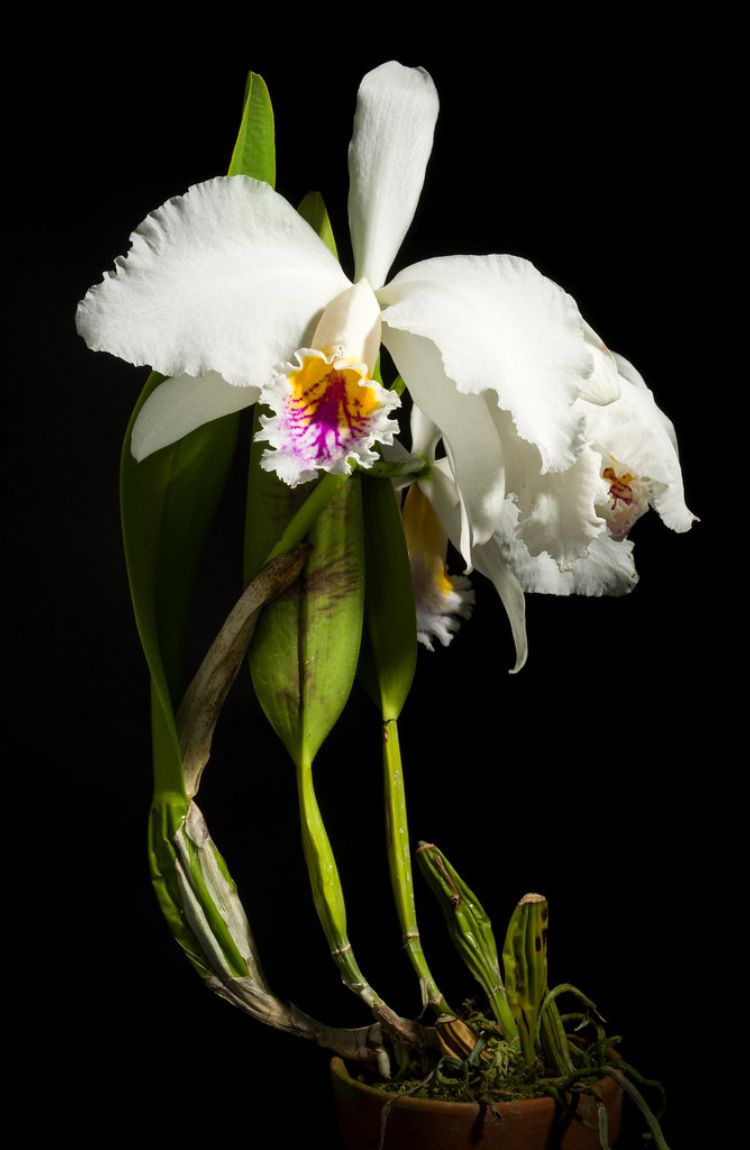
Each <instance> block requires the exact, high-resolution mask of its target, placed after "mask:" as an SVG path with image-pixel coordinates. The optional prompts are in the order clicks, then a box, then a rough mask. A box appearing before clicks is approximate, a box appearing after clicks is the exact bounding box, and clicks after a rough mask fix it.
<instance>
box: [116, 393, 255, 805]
mask: <svg viewBox="0 0 750 1150" xmlns="http://www.w3.org/2000/svg"><path fill="white" fill-rule="evenodd" d="M162 378H163V377H162V376H159V375H156V374H152V375H151V376H150V377H149V379H148V381H147V383H146V386H145V387H144V389H143V392H142V394H141V397H140V399H139V401H138V403H137V404H136V407H135V410H134V412H133V416H132V418H131V421H130V424H129V425H128V430H127V432H126V435H125V443H124V446H123V452H122V460H121V468H120V505H121V512H122V532H123V541H124V545H125V559H126V563H127V569H128V578H129V580H130V593H131V596H132V600H133V610H134V612H135V618H136V624H137V626H138V633H139V635H140V639H141V645H142V647H143V652H144V654H145V656H146V661H147V663H148V666H149V670H150V671H151V676H152V680H153V683H154V690H155V694H156V698H157V700H158V703H159V705H160V707H161V710H162V712H163V718H164V720H165V723H166V727H167V731H168V732H170V733H171V734H172V736H173V740H172V742H173V748H172V749H173V750H174V747H175V746H176V732H175V728H174V712H175V710H176V708H177V704H178V703H179V701H180V696H181V694H182V691H183V690H184V687H185V685H186V684H185V674H184V654H185V640H186V635H187V622H188V614H189V608H190V601H191V596H192V591H193V585H194V580H195V575H196V572H197V568H198V562H199V560H200V556H201V552H202V550H203V544H204V541H205V538H206V535H207V533H208V529H209V527H210V525H211V522H212V520H213V517H214V514H215V511H216V507H217V504H218V502H219V497H220V496H221V493H222V491H223V489H224V484H225V482H226V477H227V475H228V473H229V467H230V464H231V462H232V456H233V454H234V447H235V443H236V439H237V417H236V416H227V417H225V418H224V419H218V420H215V421H214V422H213V423H209V424H206V425H205V426H203V427H199V428H196V430H195V431H193V432H191V433H190V434H189V435H186V436H185V437H184V438H183V439H181V440H179V442H178V443H174V444H172V445H170V446H169V447H165V448H163V449H162V450H161V451H157V452H155V453H154V454H153V455H150V456H148V458H146V459H144V460H142V461H141V462H140V463H136V461H135V460H134V459H133V457H132V455H131V453H130V436H131V432H132V427H133V423H134V421H135V417H136V415H137V413H138V411H139V410H140V408H141V406H142V405H143V403H144V402H145V400H146V398H147V397H148V396H149V395H150V394H151V392H152V391H153V389H154V388H155V387H157V386H158V384H159V383H160V382H161V380H162ZM160 745H163V740H162V744H160ZM178 754H179V752H178ZM170 757H173V756H170V753H169V752H168V751H165V755H164V756H161V755H160V756H159V757H158V759H157V760H155V770H156V771H157V772H158V774H159V780H158V785H159V786H160V787H168V789H172V790H174V791H179V790H181V789H182V786H181V783H180V782H178V778H177V773H176V770H175V764H174V763H172V766H171V767H170V766H168V765H167V762H166V760H167V759H169V758H170ZM163 760H164V761H163Z"/></svg>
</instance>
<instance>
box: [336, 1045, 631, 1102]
mask: <svg viewBox="0 0 750 1150" xmlns="http://www.w3.org/2000/svg"><path fill="white" fill-rule="evenodd" d="M611 1053H612V1055H613V1056H614V1057H615V1058H618V1057H619V1055H618V1054H617V1052H616V1051H612V1052H611ZM331 1074H332V1076H333V1077H334V1078H335V1079H339V1080H340V1081H341V1082H345V1083H350V1084H351V1085H352V1086H353V1087H354V1089H356V1090H361V1091H362V1092H363V1093H364V1094H367V1095H369V1096H370V1097H376V1098H377V1099H379V1100H380V1101H382V1102H386V1101H389V1100H392V1105H393V1106H398V1107H399V1108H401V1107H406V1108H411V1109H413V1110H415V1111H420V1110H421V1111H422V1112H423V1113H430V1112H434V1111H437V1110H440V1109H443V1108H445V1107H450V1108H451V1109H452V1110H453V1111H454V1112H455V1113H457V1114H461V1113H463V1114H468V1113H469V1111H473V1112H474V1113H476V1112H477V1111H478V1110H480V1109H483V1108H484V1109H486V1108H487V1106H488V1105H489V1104H488V1103H487V1102H454V1101H453V1100H451V1099H446V1098H412V1097H411V1096H410V1095H408V1094H388V1093H386V1092H385V1091H383V1090H380V1089H378V1087H377V1086H370V1084H369V1083H367V1082H361V1081H360V1080H359V1079H358V1078H352V1076H351V1074H350V1073H349V1070H348V1067H347V1065H346V1063H345V1062H344V1060H343V1058H341V1057H340V1056H339V1055H338V1054H335V1055H334V1056H333V1058H332V1059H331ZM596 1085H597V1086H598V1088H599V1089H600V1090H601V1092H602V1095H603V1100H604V1102H605V1104H606V1103H609V1101H610V1096H611V1098H612V1100H614V1097H615V1096H616V1094H617V1092H618V1091H622V1087H621V1086H620V1084H619V1083H618V1082H616V1081H615V1079H614V1078H611V1077H610V1075H609V1074H606V1075H605V1076H604V1077H603V1078H597V1079H596ZM494 1105H495V1106H496V1107H497V1108H498V1109H499V1110H500V1112H501V1113H502V1112H503V1110H506V1111H507V1112H511V1113H516V1112H517V1111H518V1109H519V1107H520V1108H523V1109H525V1110H527V1111H529V1112H534V1111H537V1112H538V1113H540V1114H541V1113H543V1112H544V1111H552V1110H556V1109H557V1102H556V1101H555V1099H554V1098H553V1097H552V1096H551V1095H541V1096H539V1097H538V1098H516V1099H512V1100H507V1101H504V1102H496V1103H494Z"/></svg>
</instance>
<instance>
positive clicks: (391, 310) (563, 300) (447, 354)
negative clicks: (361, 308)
mask: <svg viewBox="0 0 750 1150" xmlns="http://www.w3.org/2000/svg"><path fill="white" fill-rule="evenodd" d="M378 298H379V299H380V302H381V305H383V307H384V311H383V324H384V336H383V339H384V342H385V343H386V345H387V346H388V347H389V348H390V339H391V335H390V333H392V332H393V331H395V330H398V331H401V332H411V333H412V334H414V335H417V336H422V337H424V338H426V339H430V340H432V341H433V343H434V344H435V345H436V346H437V347H438V348H439V349H440V355H441V358H442V363H443V369H444V373H445V375H446V376H447V377H448V379H450V380H453V382H454V383H455V385H456V387H457V388H458V390H459V391H460V392H461V393H462V394H464V395H470V394H478V393H480V392H484V391H487V390H488V389H490V388H492V389H494V391H495V392H496V393H497V395H498V402H499V405H500V407H501V408H503V409H504V410H506V411H509V412H510V413H511V415H512V416H513V422H514V424H515V426H516V429H517V431H518V433H519V435H521V436H522V437H523V438H524V439H526V440H527V441H528V442H529V443H533V444H535V445H536V446H537V447H538V448H539V451H540V453H541V457H542V469H543V470H562V469H564V468H566V467H568V466H570V464H571V463H573V461H574V460H575V458H576V456H577V455H578V453H579V451H580V450H581V448H582V447H583V445H584V442H585V440H584V436H583V426H584V421H583V416H582V413H581V412H580V411H579V410H577V409H575V408H574V407H573V404H574V403H575V401H576V399H577V398H578V396H579V394H580V392H581V389H582V387H583V386H584V385H585V381H586V379H587V377H588V375H589V374H590V372H591V369H592V355H591V352H590V350H589V349H588V348H587V346H586V343H585V340H584V337H583V328H582V323H583V321H582V320H581V316H580V315H579V312H578V308H577V307H576V304H575V301H574V300H573V299H572V298H571V297H570V296H569V295H566V293H565V292H564V291H562V289H561V288H559V287H558V286H557V284H554V283H553V282H552V281H551V280H549V279H546V278H545V277H544V276H543V275H541V273H540V272H538V271H537V270H536V268H535V267H534V266H533V264H530V263H529V262H528V261H527V260H523V259H519V258H518V257H516V256H500V255H492V256H453V257H447V258H444V259H434V260H426V261H425V262H424V263H419V264H414V265H413V266H412V267H410V268H406V269H405V270H404V271H402V272H399V274H398V275H397V276H396V277H395V278H394V279H393V281H392V282H391V283H390V284H388V286H387V287H385V288H383V289H382V290H381V291H380V292H378ZM394 358H395V357H394ZM402 375H404V378H405V380H406V383H407V386H409V388H411V381H410V379H409V377H408V376H407V375H406V373H405V372H403V371H402ZM418 402H419V405H420V407H422V408H423V410H424V411H425V412H426V413H427V414H428V415H429V416H430V417H431V418H433V419H435V421H436V422H437V423H440V421H439V419H438V418H437V416H436V415H434V414H433V412H432V410H431V409H430V406H429V405H428V404H427V403H425V401H424V399H423V397H422V396H421V395H420V396H419V399H418ZM440 426H441V427H442V428H443V430H444V431H445V430H446V428H445V425H444V424H440ZM459 483H460V480H459Z"/></svg>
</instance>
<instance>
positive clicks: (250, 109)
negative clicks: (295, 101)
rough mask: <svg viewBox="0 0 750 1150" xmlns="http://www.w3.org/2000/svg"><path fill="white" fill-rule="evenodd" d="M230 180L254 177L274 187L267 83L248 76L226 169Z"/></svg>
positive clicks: (251, 74)
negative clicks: (230, 155)
mask: <svg viewBox="0 0 750 1150" xmlns="http://www.w3.org/2000/svg"><path fill="white" fill-rule="evenodd" d="M228 175H230V176H253V177H254V178H255V179H256V180H265V182H266V183H267V184H270V185H271V187H272V188H273V187H275V185H276V145H275V137H274V122H273V108H272V107H271V97H270V96H269V94H268V88H267V87H266V82H265V80H264V79H263V77H262V76H259V75H258V74H257V72H248V75H247V83H246V85H245V101H244V105H243V109H242V121H241V123H240V130H239V132H238V133H237V140H236V143H235V145H234V151H233V152H232V160H231V163H230V165H229V172H228Z"/></svg>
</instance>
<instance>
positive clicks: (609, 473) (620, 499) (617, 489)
mask: <svg viewBox="0 0 750 1150" xmlns="http://www.w3.org/2000/svg"><path fill="white" fill-rule="evenodd" d="M602 478H603V479H606V481H607V483H608V484H609V497H610V499H611V500H612V504H611V506H612V510H613V511H614V510H615V509H616V507H617V504H618V503H626V504H628V505H630V504H631V503H632V502H633V498H634V497H633V487H632V483H633V480H634V479H635V476H634V475H631V474H630V472H629V471H626V472H625V474H624V475H618V474H617V472H616V471H615V469H614V467H605V468H604V471H603V472H602Z"/></svg>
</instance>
